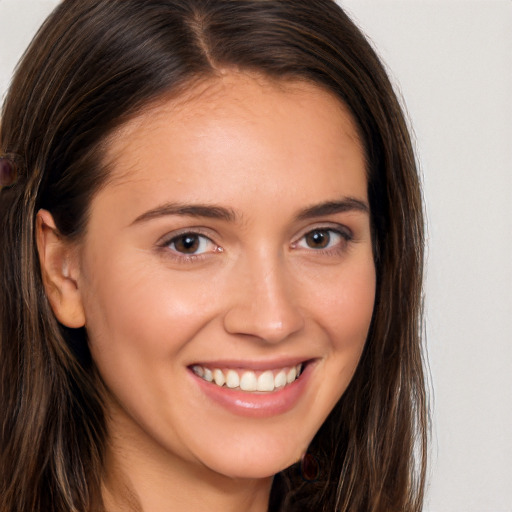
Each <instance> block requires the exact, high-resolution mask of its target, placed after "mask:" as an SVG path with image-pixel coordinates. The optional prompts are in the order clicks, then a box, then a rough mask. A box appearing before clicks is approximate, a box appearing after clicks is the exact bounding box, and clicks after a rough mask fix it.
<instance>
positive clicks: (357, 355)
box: [0, 0, 426, 512]
mask: <svg viewBox="0 0 512 512" xmlns="http://www.w3.org/2000/svg"><path fill="white" fill-rule="evenodd" d="M0 148H1V152H2V153H1V154H2V157H3V158H2V160H1V162H2V164H1V165H2V167H1V169H2V180H3V185H5V186H4V188H3V189H2V191H1V195H0V205H1V213H2V216H1V218H2V220H1V231H0V233H1V235H0V237H1V244H2V253H1V254H2V256H1V283H2V285H1V294H2V298H1V306H0V307H1V316H0V322H1V324H0V325H1V334H0V336H1V338H0V347H1V354H0V355H1V363H0V364H1V379H0V382H1V385H2V392H1V400H2V402H1V408H2V411H4V416H3V419H2V429H1V439H0V446H1V452H0V453H1V469H0V494H1V495H2V504H1V505H0V510H1V511H2V512H4V511H5V512H7V511H9V512H12V511H28V510H31V511H35V510H52V511H59V512H60V511H84V512H85V511H96V510H106V511H109V512H110V511H116V510H130V511H132V510H144V511H146V510H148V511H149V510H150V511H160V510H161V511H175V510H203V509H206V508H208V510H235V509H236V510H240V509H242V510H248V511H262V510H282V511H292V510H315V511H316V510H325V511H331V510H340V511H341V510H343V511H359V512H360V511H363V510H364V511H366V510H368V511H370V510H371V511H395V510H396V511H398V510H400V511H418V510H420V509H421V500H422V494H423V485H424V484H423V481H424V475H425V446H426V411H425V393H424V383H423V370H422V362H421V350H420V342H419V331H420V324H419V316H420V306H421V301H420V298H421V275H422V246H423V238H422V226H423V224H422V212H421V200H420V192H419V184H418V179H417V174H416V170H415V163H414V157H413V153H412V149H411V144H410V140H409V136H408V133H407V129H406V126H405V123H404V120H403V116H402V113H401V110H400V107H399V105H398V102H397V100H396V97H395V95H394V93H393V91H392V87H391V85H390V83H389V81H388V78H387V76H386V74H385V72H384V70H383V67H382V65H381V64H380V62H379V60H378V58H377V57H376V56H375V54H374V52H373V50H372V49H371V47H370V46H369V45H368V43H367V42H366V40H365V39H364V37H363V36H362V35H361V33H360V32H359V30H358V29H357V28H356V27H355V26H354V25H353V23H352V22H351V21H350V20H349V19H348V18H347V16H346V15H345V14H344V13H343V12H342V10H341V9H340V8H339V7H338V6H337V5H336V4H335V3H334V2H332V1H330V0H320V1H317V2H315V3H314V5H313V4H312V3H311V2H309V1H306V0H303V1H293V2H291V1H286V0H275V1H264V0H213V1H205V0H186V1H182V0H180V1H173V0H147V1H144V2H140V1H139V0H122V1H121V0H85V1H84V0H80V1H78V0H65V1H64V2H62V4H60V5H59V6H58V7H57V9H56V10H55V12H54V13H53V14H52V15H51V16H50V17H49V18H48V20H47V21H46V22H45V24H44V25H43V27H42V28H41V30H40V32H39V33H38V35H37V36H36V38H35V40H34V41H33V43H32V44H31V46H30V48H29V49H28V51H27V53H26V54H25V56H24V58H23V60H22V62H21V64H20V66H19V68H18V70H17V73H16V75H15V77H14V80H13V83H12V85H11V88H10V92H9V94H8V96H7V98H6V101H5V104H4V108H3V111H2V130H1V144H0ZM15 176H16V178H17V179H15Z"/></svg>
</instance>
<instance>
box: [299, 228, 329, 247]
mask: <svg viewBox="0 0 512 512" xmlns="http://www.w3.org/2000/svg"><path fill="white" fill-rule="evenodd" d="M304 241H305V242H306V245H307V246H308V247H310V248H311V249H325V248H326V247H328V246H329V243H330V241H331V231H330V230H327V229H317V230H315V231H311V232H309V233H308V234H307V235H306V236H305V237H304Z"/></svg>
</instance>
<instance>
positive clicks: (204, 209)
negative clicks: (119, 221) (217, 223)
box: [132, 203, 237, 225]
mask: <svg viewBox="0 0 512 512" xmlns="http://www.w3.org/2000/svg"><path fill="white" fill-rule="evenodd" d="M167 215H181V216H187V217H206V218H209V219H219V220H225V221H228V222H234V221H235V220H236V219H237V215H236V213H235V211H234V210H232V209H231V208H224V207H223V206H215V205H208V204H181V203H166V204H163V205H160V206H157V207H156V208H153V209H152V210H149V211H147V212H145V213H143V214H142V215H139V216H138V217H137V218H136V219H135V220H134V221H133V222H132V225H133V224H138V223H139V222H144V221H148V220H152V219H156V218H158V217H165V216H167Z"/></svg>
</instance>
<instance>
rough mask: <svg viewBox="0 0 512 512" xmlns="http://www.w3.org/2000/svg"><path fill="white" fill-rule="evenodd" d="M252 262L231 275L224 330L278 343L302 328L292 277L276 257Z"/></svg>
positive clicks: (257, 259) (302, 319) (262, 258)
mask: <svg viewBox="0 0 512 512" xmlns="http://www.w3.org/2000/svg"><path fill="white" fill-rule="evenodd" d="M254 259H255V260H256V261H252V262H251V263H248V264H246V265H244V266H243V268H242V269H238V271H236V272H234V275H233V276H232V278H233V281H232V287H233V288H232V289H234V290H235V292H234V293H233V294H232V297H233V300H232V301H231V303H230V307H229V308H228V311H227V312H226V314H225V316H224V328H225V330H226V331H227V332H228V333H230V334H236V335H246V336H252V337H255V338H258V339H260V340H262V341H264V342H266V343H279V342H281V341H283V340H285V339H287V338H289V337H290V336H291V335H293V334H294V333H297V332H299V331H300V330H301V329H302V328H303V327H304V316H303V312H302V311H301V309H300V308H299V306H298V304H297V294H296V293H294V292H295V291H296V290H294V288H295V287H294V278H293V276H291V275H289V274H290V272H289V271H288V272H287V269H286V265H285V264H284V262H282V261H279V258H275V259H274V260H272V261H269V258H268V257H261V258H254Z"/></svg>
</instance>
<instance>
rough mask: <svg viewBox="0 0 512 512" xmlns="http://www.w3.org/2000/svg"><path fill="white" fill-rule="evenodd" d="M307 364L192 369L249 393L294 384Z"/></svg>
mask: <svg viewBox="0 0 512 512" xmlns="http://www.w3.org/2000/svg"><path fill="white" fill-rule="evenodd" d="M306 364H307V362H306V363H299V364H296V365H293V366H285V367H282V368H274V369H268V370H244V369H240V368H218V367H209V366H206V365H200V364H194V365H192V366H191V367H190V369H191V370H192V372H193V373H194V374H195V375H197V376H198V377H199V378H200V379H202V380H204V381H206V382H209V383H211V384H214V385H216V386H218V387H220V388H228V389H232V390H238V391H244V392H248V393H258V392H260V393H261V392H264V393H271V392H275V391H280V390H282V389H284V388H286V387H287V386H289V385H290V384H293V383H294V382H295V381H296V380H297V379H298V378H299V377H300V375H301V374H302V372H303V369H304V367H305V365H306Z"/></svg>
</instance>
